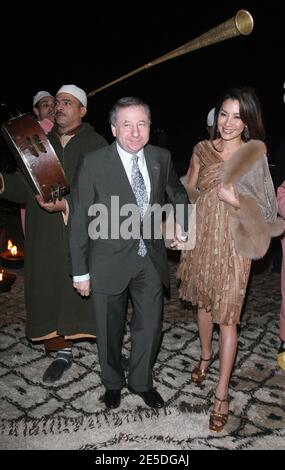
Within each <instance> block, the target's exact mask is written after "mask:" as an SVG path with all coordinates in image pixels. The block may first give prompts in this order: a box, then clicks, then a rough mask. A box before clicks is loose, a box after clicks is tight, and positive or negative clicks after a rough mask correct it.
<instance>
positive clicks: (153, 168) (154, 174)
mask: <svg viewBox="0 0 285 470" xmlns="http://www.w3.org/2000/svg"><path fill="white" fill-rule="evenodd" d="M144 156H145V161H146V166H147V169H148V174H149V179H150V188H151V190H150V198H149V203H150V204H153V202H154V201H155V194H156V192H157V188H158V182H159V175H160V164H159V162H158V161H156V160H155V159H154V158H153V153H152V152H151V150H150V148H149V147H148V146H146V147H145V149H144Z"/></svg>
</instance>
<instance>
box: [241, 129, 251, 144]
mask: <svg viewBox="0 0 285 470" xmlns="http://www.w3.org/2000/svg"><path fill="white" fill-rule="evenodd" d="M243 135H244V139H245V141H246V142H247V141H248V140H249V139H250V135H249V130H248V127H247V126H245V128H244V130H243Z"/></svg>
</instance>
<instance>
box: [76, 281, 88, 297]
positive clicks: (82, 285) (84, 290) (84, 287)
mask: <svg viewBox="0 0 285 470" xmlns="http://www.w3.org/2000/svg"><path fill="white" fill-rule="evenodd" d="M73 287H74V289H76V290H77V292H78V294H80V295H81V296H82V297H88V296H89V295H90V292H91V287H90V280H88V281H81V282H73Z"/></svg>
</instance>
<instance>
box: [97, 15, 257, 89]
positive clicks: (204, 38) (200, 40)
mask: <svg viewBox="0 0 285 470" xmlns="http://www.w3.org/2000/svg"><path fill="white" fill-rule="evenodd" d="M253 25H254V21H253V18H252V16H251V14H250V13H249V12H248V11H247V10H239V11H238V12H237V14H236V15H235V16H233V17H232V18H230V19H229V20H227V21H225V22H224V23H221V24H220V25H218V26H216V27H215V28H212V29H210V31H208V32H207V33H204V34H202V35H201V36H198V37H197V38H196V39H192V41H189V42H187V43H186V44H183V46H180V47H178V48H177V49H174V50H173V51H171V52H168V53H167V54H165V55H163V56H161V57H158V58H157V59H155V60H153V61H152V62H148V63H147V64H145V65H142V66H141V67H139V68H137V69H135V70H133V71H132V72H129V73H127V74H125V75H123V76H122V77H119V78H116V79H115V80H113V81H112V82H110V83H107V84H106V85H103V86H101V87H100V88H97V89H96V90H94V91H91V92H90V93H88V96H93V95H95V94H96V93H99V92H100V91H102V90H105V88H109V87H110V86H112V85H115V83H118V82H121V81H122V80H125V78H128V77H131V76H132V75H135V74H137V73H139V72H142V71H143V70H146V69H148V68H150V67H153V66H154V65H157V64H161V63H162V62H165V61H166V60H170V59H173V58H174V57H178V56H180V55H183V54H187V53H188V52H191V51H195V50H196V49H201V48H202V47H206V46H210V45H211V44H215V43H216V42H220V41H225V40H226V39H230V38H233V37H235V36H238V35H239V34H242V35H246V36H247V35H248V34H250V33H251V31H252V30H253Z"/></svg>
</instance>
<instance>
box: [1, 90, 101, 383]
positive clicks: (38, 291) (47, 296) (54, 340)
mask: <svg viewBox="0 0 285 470" xmlns="http://www.w3.org/2000/svg"><path fill="white" fill-rule="evenodd" d="M86 112H87V97H86V94H85V92H84V91H83V90H82V89H81V88H78V87H77V86H75V85H64V86H62V87H61V88H60V89H59V90H58V93H57V94H56V101H55V125H54V127H53V129H52V131H51V132H50V134H49V135H48V138H49V141H50V142H51V144H52V146H53V148H54V149H55V152H56V155H57V157H58V158H59V160H60V162H61V165H62V166H63V169H64V171H65V175H66V177H67V179H68V181H69V182H71V181H72V178H73V176H74V174H75V172H76V168H77V164H78V161H79V160H80V158H81V156H82V155H83V154H84V153H86V152H89V151H92V150H97V149H99V148H101V147H104V146H105V145H107V142H106V140H105V139H104V138H103V137H102V136H101V135H99V134H97V133H96V132H95V131H94V129H93V128H92V126H91V125H90V124H88V123H84V122H82V119H83V118H84V116H85V115H86ZM0 180H2V191H1V182H0V192H2V197H5V198H6V199H9V200H12V201H15V202H18V203H25V204H26V207H27V213H26V236H25V254H26V259H25V300H26V309H27V328H26V333H27V336H28V338H30V339H31V340H35V341H43V342H44V345H45V348H46V350H47V351H57V355H56V358H55V360H54V361H53V362H52V363H51V365H50V366H49V367H48V369H47V370H46V371H45V373H44V376H43V380H44V382H45V383H54V382H56V381H57V380H59V379H60V378H61V377H62V375H63V373H64V372H65V371H66V370H67V369H68V368H69V367H70V366H71V364H72V349H71V348H72V339H74V338H80V337H94V336H95V327H94V318H93V314H92V309H91V301H90V300H89V299H82V298H81V297H80V296H79V295H78V294H77V293H76V292H75V290H74V289H73V287H72V281H71V278H70V276H69V258H68V240H67V227H66V225H65V223H64V219H63V216H62V212H65V213H66V212H67V201H68V196H66V197H64V198H62V199H61V201H59V200H57V201H56V202H55V204H54V203H53V202H52V203H44V202H43V200H42V198H41V197H39V196H37V200H36V198H35V196H34V193H33V191H32V189H31V187H30V186H29V185H28V184H27V182H26V179H25V178H23V176H22V174H21V173H20V172H17V173H15V174H9V175H3V176H2V177H1V178H0Z"/></svg>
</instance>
